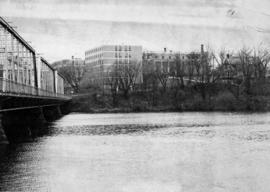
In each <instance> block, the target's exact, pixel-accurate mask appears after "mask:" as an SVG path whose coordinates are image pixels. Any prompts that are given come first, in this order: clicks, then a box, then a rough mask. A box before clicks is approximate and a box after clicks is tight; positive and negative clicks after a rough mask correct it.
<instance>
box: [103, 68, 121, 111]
mask: <svg viewBox="0 0 270 192" xmlns="http://www.w3.org/2000/svg"><path fill="white" fill-rule="evenodd" d="M119 83H120V79H119V73H118V67H117V64H113V65H112V66H111V67H110V68H109V69H108V71H107V74H106V75H105V84H106V85H109V86H110V91H111V96H112V100H113V105H114V106H117V105H118V99H117V92H118V89H119Z"/></svg>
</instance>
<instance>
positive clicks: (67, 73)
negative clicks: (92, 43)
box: [58, 65, 85, 93]
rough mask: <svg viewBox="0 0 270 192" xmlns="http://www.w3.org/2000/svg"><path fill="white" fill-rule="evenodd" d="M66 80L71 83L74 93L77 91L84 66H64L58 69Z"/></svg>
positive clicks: (83, 72)
mask: <svg viewBox="0 0 270 192" xmlns="http://www.w3.org/2000/svg"><path fill="white" fill-rule="evenodd" d="M58 71H59V73H61V74H62V75H63V76H64V77H65V79H66V81H67V82H68V83H69V84H70V85H71V87H72V89H73V90H74V92H75V93H78V92H79V89H80V82H81V80H82V78H83V76H84V74H85V68H84V67H80V66H74V65H71V66H65V67H61V68H59V69H58Z"/></svg>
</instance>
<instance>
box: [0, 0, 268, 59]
mask: <svg viewBox="0 0 270 192" xmlns="http://www.w3.org/2000/svg"><path fill="white" fill-rule="evenodd" d="M269 8H270V1H269V0H260V1H254V0H137V1H135V0H88V1H87V0H77V1H75V0H0V15H1V16H2V17H4V18H6V19H7V20H8V21H12V22H13V23H12V25H14V26H18V28H17V30H18V32H19V33H20V34H21V35H22V36H23V37H24V38H25V39H26V41H31V42H32V43H31V44H32V45H33V47H34V48H35V49H36V50H37V52H40V53H42V54H43V56H44V57H45V58H47V59H48V60H49V61H51V62H52V61H55V60H60V59H64V58H71V56H72V55H74V56H75V57H82V58H84V51H85V50H87V49H89V48H92V47H95V46H98V45H101V44H126V43H129V44H139V45H142V46H143V47H144V48H146V49H151V50H162V49H163V47H168V49H172V50H174V51H182V52H186V51H191V50H194V49H199V47H200V44H202V43H203V44H206V45H209V46H211V47H212V48H214V49H219V48H228V49H238V48H240V47H242V46H243V45H246V46H251V47H253V46H258V45H259V44H261V43H262V44H264V45H266V46H269V45H270V38H269V35H270V22H269V21H270V20H269V19H270V9H269Z"/></svg>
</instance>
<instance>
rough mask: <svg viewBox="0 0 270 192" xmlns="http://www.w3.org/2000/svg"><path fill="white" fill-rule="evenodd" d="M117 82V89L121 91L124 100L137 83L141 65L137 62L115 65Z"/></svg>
mask: <svg viewBox="0 0 270 192" xmlns="http://www.w3.org/2000/svg"><path fill="white" fill-rule="evenodd" d="M116 69H117V75H118V80H119V89H120V90H121V91H123V95H124V97H125V98H126V99H128V98H129V93H130V91H131V90H132V89H134V88H135V84H136V83H137V81H139V78H140V76H141V75H142V74H141V72H142V71H141V70H142V66H141V63H140V62H138V61H130V63H124V64H118V65H116Z"/></svg>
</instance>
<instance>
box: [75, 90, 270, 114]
mask: <svg viewBox="0 0 270 192" xmlns="http://www.w3.org/2000/svg"><path fill="white" fill-rule="evenodd" d="M71 110H72V111H73V112H84V113H129V112H184V111H223V112H266V111H270V97H269V96H250V97H239V98H237V99H236V98H235V97H234V96H233V95H232V94H231V93H229V92H221V93H219V94H217V95H216V96H213V97H209V98H207V99H202V98H201V97H200V96H199V95H198V94H194V95H192V96H190V95H184V96H183V95H178V97H176V96H175V95H172V94H166V93H165V94H162V93H160V94H157V95H154V96H153V95H150V96H146V95H144V94H141V93H133V94H132V95H130V97H129V98H128V99H127V98H124V97H123V96H121V95H117V103H114V102H113V98H112V97H111V95H110V94H104V95H96V94H88V95H85V94H84V95H82V96H81V97H75V98H73V103H72V109H71Z"/></svg>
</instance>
